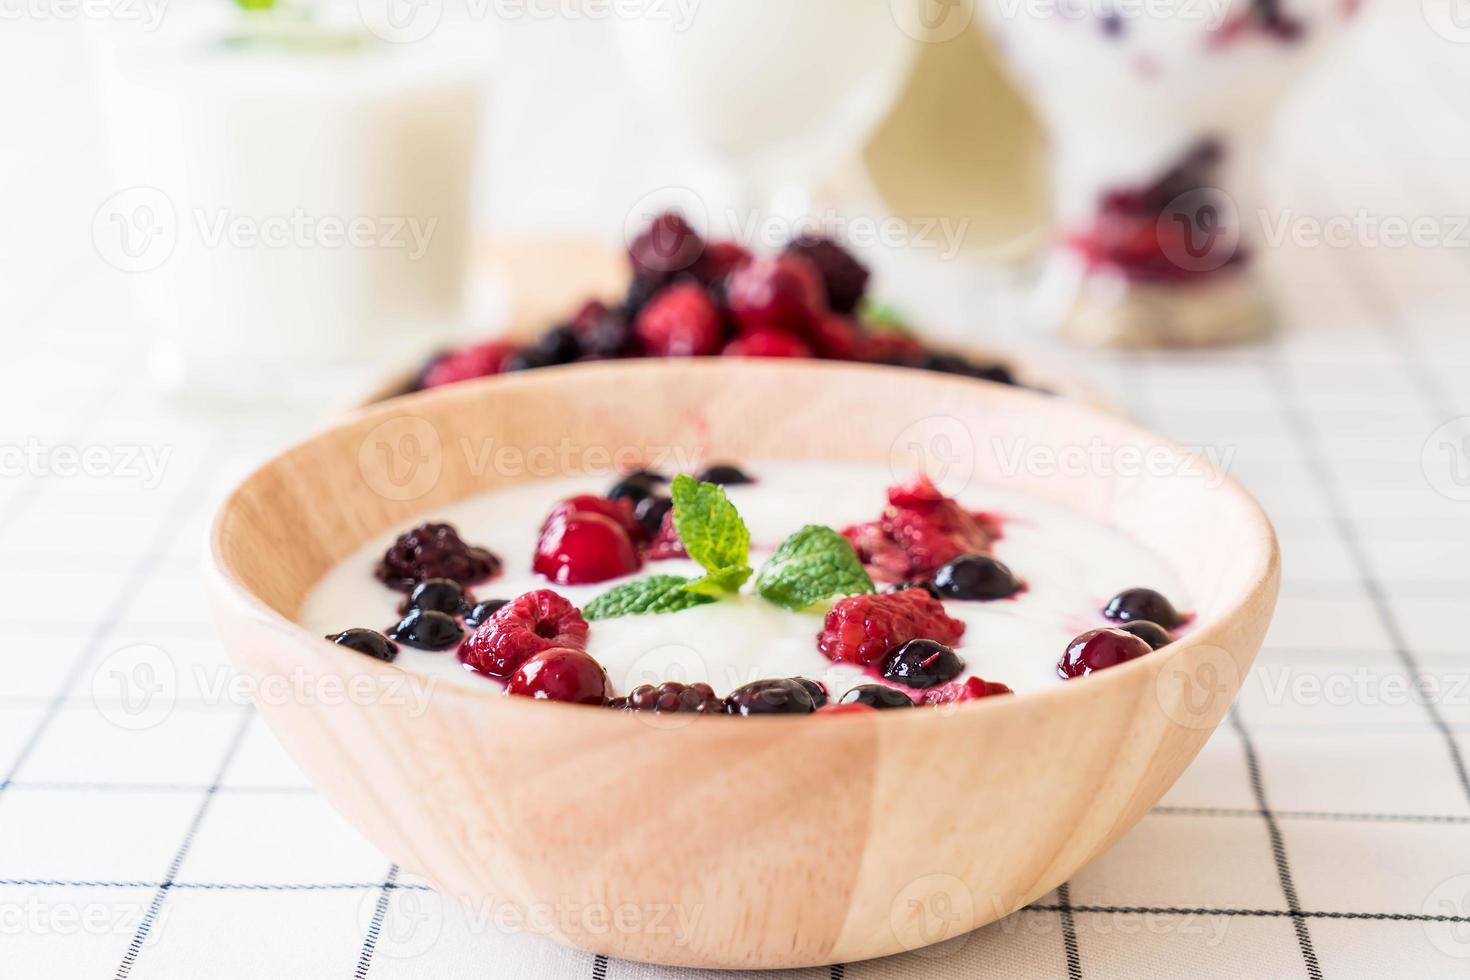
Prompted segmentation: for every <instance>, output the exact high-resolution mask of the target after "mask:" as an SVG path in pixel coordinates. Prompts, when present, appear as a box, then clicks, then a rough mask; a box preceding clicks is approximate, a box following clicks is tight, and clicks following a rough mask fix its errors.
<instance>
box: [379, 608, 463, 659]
mask: <svg viewBox="0 0 1470 980" xmlns="http://www.w3.org/2000/svg"><path fill="white" fill-rule="evenodd" d="M388 635H389V636H391V637H392V638H393V639H395V640H397V641H398V642H399V643H402V644H403V645H404V646H410V647H416V648H418V649H420V650H447V649H448V648H450V647H452V646H454V645H455V644H456V643H458V642H459V641H460V640H461V639H463V638H464V630H462V629H460V627H459V624H458V623H456V622H455V621H454V617H453V616H451V615H449V614H448V613H442V612H435V611H434V610H424V609H414V610H412V611H410V612H409V614H408V615H407V616H404V617H403V619H401V620H399V622H398V625H397V626H394V627H393V629H391V630H389V631H388Z"/></svg>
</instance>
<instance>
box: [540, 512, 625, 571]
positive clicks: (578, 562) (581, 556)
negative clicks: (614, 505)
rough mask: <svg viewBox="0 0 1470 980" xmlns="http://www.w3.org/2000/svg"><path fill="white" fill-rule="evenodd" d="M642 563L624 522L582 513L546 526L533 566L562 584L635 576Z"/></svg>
mask: <svg viewBox="0 0 1470 980" xmlns="http://www.w3.org/2000/svg"><path fill="white" fill-rule="evenodd" d="M641 564H642V561H641V560H640V559H639V557H638V551H637V550H636V549H635V548H634V547H633V539H632V538H630V537H629V536H628V532H627V531H624V530H623V528H622V525H620V524H619V523H618V522H617V521H615V520H612V519H611V518H608V517H604V516H603V515H601V514H594V513H590V512H580V513H575V514H571V515H569V516H566V517H558V518H557V519H556V520H553V521H550V522H549V523H548V524H547V525H546V527H545V528H544V529H542V531H541V539H540V541H538V542H537V543H536V559H535V561H534V562H533V563H532V568H533V569H534V570H535V571H536V572H537V573H538V574H540V575H544V576H546V577H547V578H548V579H550V580H551V581H553V582H555V583H557V584H558V585H579V584H583V583H587V582H605V581H607V580H608V579H610V578H618V577H620V576H623V575H631V574H633V573H634V572H636V571H638V568H639V566H640V565H641Z"/></svg>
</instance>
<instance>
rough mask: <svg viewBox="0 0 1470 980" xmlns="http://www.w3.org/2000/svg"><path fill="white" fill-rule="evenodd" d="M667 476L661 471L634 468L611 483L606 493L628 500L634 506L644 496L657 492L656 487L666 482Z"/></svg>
mask: <svg viewBox="0 0 1470 980" xmlns="http://www.w3.org/2000/svg"><path fill="white" fill-rule="evenodd" d="M668 482H669V481H668V478H667V477H665V476H664V475H663V474H662V473H655V472H653V471H652V470H634V471H633V472H631V473H624V474H623V476H622V478H621V479H620V480H618V482H617V483H614V484H613V485H612V488H611V489H609V490H608V492H607V495H608V497H610V498H611V499H613V500H628V501H631V502H632V503H633V504H634V505H635V506H636V505H637V503H638V501H640V500H642V499H643V498H644V497H651V496H653V495H654V494H655V493H657V492H658V488H659V487H660V486H662V485H663V484H665V483H668Z"/></svg>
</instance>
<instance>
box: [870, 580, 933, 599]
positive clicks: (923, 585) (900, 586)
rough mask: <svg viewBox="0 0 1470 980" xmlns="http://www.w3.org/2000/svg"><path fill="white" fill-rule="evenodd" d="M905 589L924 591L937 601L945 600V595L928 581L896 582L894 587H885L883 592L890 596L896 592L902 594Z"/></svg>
mask: <svg viewBox="0 0 1470 980" xmlns="http://www.w3.org/2000/svg"><path fill="white" fill-rule="evenodd" d="M905 589H923V590H924V591H925V592H927V593H929V594H930V595H932V596H933V597H934V598H936V599H943V598H944V594H943V593H942V592H940V591H939V589H937V588H936V587H935V585H934V583H933V582H931V581H930V580H928V579H913V580H912V581H908V582H894V583H893V584H892V585H889V586H886V587H884V589H883V592H884V594H885V595H889V594H892V593H894V592H902V591H904V590H905Z"/></svg>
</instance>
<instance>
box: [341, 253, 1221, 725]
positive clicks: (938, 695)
mask: <svg viewBox="0 0 1470 980" xmlns="http://www.w3.org/2000/svg"><path fill="white" fill-rule="evenodd" d="M672 240H673V239H671V241H672ZM671 247H673V246H671ZM648 248H650V249H652V248H654V245H653V244H649V245H648ZM651 254H652V253H650V255H651ZM793 254H795V253H793ZM649 261H652V258H649ZM825 261H826V262H827V263H828V264H829V266H830V268H828V269H827V273H826V274H827V275H829V276H836V275H850V273H851V269H847V270H845V271H844V269H843V267H841V265H840V263H837V262H836V261H835V260H834V259H832V258H831V257H830V256H828V257H827V259H826V260H825ZM793 288H795V287H794V286H793ZM803 288H807V287H803ZM761 309H762V310H763V311H764V313H763V315H764V316H768V317H774V316H777V315H784V314H783V313H781V312H780V311H781V310H782V309H783V307H782V306H781V305H780V303H779V302H776V301H775V300H770V301H768V302H765V303H764V305H763V306H761ZM755 482H756V477H754V476H752V475H751V474H750V473H748V472H747V471H746V470H744V469H742V468H741V467H739V466H737V465H735V464H733V463H729V462H717V463H713V464H710V465H708V466H706V467H705V468H704V469H703V470H702V471H700V473H699V477H698V479H697V480H696V479H693V478H691V477H687V476H679V477H676V478H674V479H673V480H672V481H670V479H669V478H668V477H666V476H665V475H663V474H660V473H657V472H654V471H651V470H635V471H632V472H628V473H625V474H623V475H622V476H621V477H619V478H618V479H617V480H615V481H614V482H613V483H612V484H611V485H610V486H609V487H608V488H607V490H606V492H605V493H604V494H601V495H599V494H578V495H575V496H571V497H567V498H566V499H563V500H560V501H558V502H556V503H555V504H554V505H553V506H552V508H551V510H550V512H549V513H548V514H547V516H546V518H545V519H544V521H543V522H542V525H541V529H540V533H539V534H538V536H537V540H536V545H535V548H534V553H533V554H532V555H531V556H530V564H531V567H532V569H533V570H534V571H535V572H536V573H537V574H539V575H540V576H541V577H543V578H544V579H546V580H547V581H548V582H549V583H552V584H554V585H572V584H580V583H598V582H604V581H608V580H611V579H625V578H628V577H631V576H633V575H634V574H635V573H637V572H638V571H639V570H640V569H641V568H642V567H643V566H644V565H645V564H646V563H649V562H655V561H660V560H663V559H666V558H671V557H687V555H686V549H685V548H684V545H683V542H682V541H681V540H680V536H679V530H678V528H679V527H683V528H684V529H685V531H686V532H687V533H688V534H689V541H690V545H691V549H692V550H693V551H694V556H693V557H694V559H695V560H696V561H697V562H698V563H699V564H701V565H703V566H704V567H705V569H706V572H707V574H706V576H705V578H704V579H699V580H695V579H686V578H682V577H680V576H672V575H655V576H652V577H648V578H643V579H635V580H634V581H631V582H624V583H623V584H621V585H615V586H613V587H612V588H611V589H610V590H608V591H607V592H605V593H604V594H603V595H601V596H598V597H597V598H596V599H594V600H593V601H591V602H589V603H585V604H584V606H583V608H579V607H578V606H577V605H575V604H573V603H572V602H571V601H570V600H568V599H567V598H566V597H565V596H563V595H561V594H560V593H558V592H556V591H554V590H553V589H551V588H537V589H533V590H532V591H530V592H526V593H524V594H522V595H519V596H515V597H514V598H509V599H507V598H477V597H476V596H475V595H473V594H472V593H471V591H470V588H469V587H470V586H472V585H476V584H478V583H481V582H484V581H486V580H487V579H490V578H491V577H493V576H494V575H495V574H496V573H498V572H499V571H500V567H501V564H500V560H499V558H498V557H496V556H495V555H493V554H492V553H491V552H490V551H488V550H487V549H485V548H481V547H477V546H474V545H471V544H467V543H466V542H465V541H464V540H463V539H462V538H461V537H460V535H459V533H458V531H457V530H456V529H455V528H454V527H453V526H452V525H449V524H443V523H427V524H422V525H419V526H417V527H415V528H412V529H411V530H409V531H407V532H406V533H404V534H403V535H401V536H400V537H399V538H398V539H397V540H395V541H394V542H393V544H392V546H391V547H389V549H388V550H387V552H386V553H385V554H384V555H383V557H382V559H381V560H380V561H379V562H378V564H377V567H376V569H375V574H376V576H377V577H378V578H379V579H380V580H381V581H382V582H383V583H384V584H385V585H387V586H388V587H389V588H391V589H394V590H396V591H399V592H401V593H403V596H404V597H403V598H402V600H401V601H400V602H399V604H398V612H399V614H400V616H401V619H400V620H399V622H398V623H396V624H395V625H394V626H392V627H391V628H389V629H387V630H386V631H384V632H383V633H379V632H377V631H374V630H371V629H362V628H357V629H349V630H346V631H344V632H341V633H338V634H334V635H331V636H328V637H327V639H328V640H330V641H332V642H333V643H335V644H337V645H339V646H344V647H347V648H349V649H352V650H355V651H357V652H360V653H363V654H365V655H367V656H370V657H373V658H375V659H378V660H382V661H386V662H392V661H393V660H394V659H395V658H396V657H397V656H398V655H399V652H400V646H405V647H410V648H413V649H416V650H421V651H429V652H438V651H447V650H450V649H454V650H456V655H457V657H458V660H459V661H460V662H461V663H462V664H463V666H464V667H465V668H466V669H467V670H468V671H470V672H473V673H474V674H477V675H481V676H483V677H487V678H491V679H494V680H496V681H498V682H500V683H502V684H503V685H504V688H505V691H506V692H507V693H508V694H513V695H519V696H524V697H530V698H534V699H542V700H551V701H565V702H569V703H577V704H593V705H606V706H609V707H612V708H615V709H620V710H625V711H631V712H653V713H684V714H724V715H737V716H750V715H779V714H813V713H816V712H819V711H820V712H823V713H827V714H852V713H864V712H868V711H874V710H888V709H890V708H909V707H914V706H940V705H950V704H956V703H961V702H965V701H972V700H977V699H980V698H986V697H994V696H997V695H1005V694H1010V693H1013V692H1012V691H1011V689H1010V688H1009V687H1008V686H1006V685H1005V684H1002V683H998V682H995V681H990V680H985V679H983V678H981V677H975V676H970V677H966V676H964V675H965V674H966V672H967V669H968V666H967V662H966V660H967V657H968V656H983V649H980V647H983V643H984V640H985V638H983V637H982V638H980V641H979V643H978V644H977V645H976V648H975V649H973V650H970V651H969V652H968V653H967V654H966V656H962V655H961V653H960V651H959V649H958V648H959V647H960V644H961V641H962V640H963V639H964V638H965V632H966V624H965V622H964V621H963V620H961V619H958V618H955V617H954V616H953V615H951V614H950V613H951V612H952V611H958V610H959V609H960V608H962V606H957V605H950V606H948V607H947V604H949V603H957V604H965V603H977V602H996V601H1002V600H1006V599H1010V598H1013V597H1015V596H1017V595H1018V594H1020V593H1022V592H1024V591H1025V590H1026V586H1025V583H1024V582H1023V581H1022V579H1021V578H1020V577H1019V576H1018V575H1017V574H1016V573H1015V572H1013V571H1012V570H1011V569H1010V568H1009V567H1008V566H1007V565H1006V564H1005V563H1004V562H1002V561H1000V560H999V559H998V558H996V557H995V556H994V555H993V554H991V552H990V549H991V547H992V545H993V544H994V543H995V542H996V541H997V540H998V539H999V538H1000V537H1001V533H1002V528H1001V522H1000V520H999V519H998V518H996V517H994V516H992V515H989V514H985V513H977V512H973V511H970V510H967V509H965V508H964V507H962V506H961V505H960V504H959V502H958V501H956V500H954V499H952V498H950V497H947V496H946V495H945V494H944V493H942V492H941V491H940V490H939V489H938V488H937V487H935V485H934V484H933V483H932V482H930V481H929V480H927V479H925V478H923V477H919V478H917V479H915V480H913V481H911V482H909V483H907V484H903V485H900V486H894V487H891V488H890V489H889V491H888V503H887V506H886V507H885V508H884V510H883V512H882V513H881V514H880V515H879V517H878V518H877V519H876V520H874V521H871V522H867V523H862V524H857V525H853V526H851V527H848V528H846V529H844V530H842V531H841V532H840V533H839V532H838V531H836V530H833V529H832V528H827V527H822V526H819V525H809V526H807V527H805V528H803V529H802V530H801V531H800V532H798V533H796V534H794V535H792V536H791V538H790V539H788V541H787V542H784V543H783V544H782V545H781V547H779V548H777V549H776V550H775V551H774V552H773V553H772V555H771V558H770V560H769V561H768V562H767V565H766V566H764V567H762V568H761V570H760V573H759V574H755V575H754V577H753V579H752V574H753V573H754V571H755V570H754V569H753V568H751V567H749V565H748V564H745V563H748V562H749V561H750V559H749V555H748V536H749V532H748V530H747V529H746V528H745V527H744V525H743V522H741V520H740V518H739V515H738V512H737V511H736V510H735V509H734V506H733V504H731V503H730V501H729V498H728V497H727V496H726V492H725V488H726V487H734V486H741V485H746V484H751V483H755ZM689 508H692V509H689ZM679 515H683V516H679ZM676 516H679V522H678V523H677V526H676V520H675V518H676ZM709 522H713V523H709ZM721 522H723V523H721ZM716 532H718V533H716ZM732 541H739V542H743V543H740V544H739V545H738V548H737V549H736V550H734V551H726V552H722V553H720V554H714V553H713V552H712V551H711V549H717V550H718V549H720V548H728V547H730V545H731V542H732ZM844 556H845V557H844ZM803 562H806V563H807V564H805V565H803V564H802V563H803ZM813 575H818V576H820V575H827V576H835V578H833V579H831V583H832V584H828V585H826V586H823V587H821V590H819V591H815V592H810V591H808V590H810V589H811V588H812V586H813V579H812V576H813ZM747 580H751V582H752V586H753V589H754V592H755V593H757V594H758V595H759V596H760V597H762V598H765V599H767V600H769V601H771V602H774V603H777V604H778V605H782V606H784V607H785V608H787V609H789V610H791V611H792V612H795V613H801V614H809V615H814V616H815V615H820V616H821V626H820V629H819V630H814V646H815V648H816V650H817V651H819V652H820V653H821V654H822V655H823V656H824V657H826V658H827V659H828V660H830V661H832V662H833V663H840V664H846V665H850V666H853V667H857V668H859V669H860V670H861V672H862V673H863V674H866V675H867V677H868V680H865V681H864V682H862V683H859V684H857V685H855V686H852V687H850V688H849V689H848V690H846V691H845V692H842V693H841V695H840V697H839V696H837V692H835V691H833V692H829V690H828V688H827V687H826V686H825V685H824V684H823V683H821V682H819V681H816V680H813V679H811V678H807V677H767V678H763V679H760V680H755V681H751V682H749V683H746V684H743V685H741V686H738V687H736V688H735V689H734V690H732V691H731V692H730V693H729V694H728V695H726V696H724V697H721V696H719V695H718V694H717V693H716V692H715V690H714V688H713V687H712V686H711V685H710V684H708V683H705V682H702V681H699V682H693V683H681V682H676V681H664V682H661V683H647V684H640V685H638V686H636V687H633V688H632V689H631V690H629V691H627V692H626V693H625V694H620V693H619V692H618V691H616V690H615V689H614V686H613V684H612V682H611V681H610V680H609V678H608V675H607V671H606V670H605V669H604V667H603V665H602V664H600V663H599V662H598V660H597V659H596V658H595V657H594V656H593V655H592V654H591V653H589V651H588V641H589V637H590V636H591V633H592V631H593V630H594V629H595V628H596V626H595V625H594V624H595V621H597V620H600V619H603V618H607V617H609V616H619V615H652V614H657V613H670V612H677V611H679V610H681V609H686V608H691V607H693V606H697V605H700V604H703V603H708V602H714V601H718V600H719V598H720V597H721V596H726V595H729V594H733V593H734V592H735V591H737V590H738V589H739V588H740V586H741V585H742V584H743V583H744V582H746V581H747ZM879 584H882V588H881V591H880V590H879V588H878V585H879ZM686 586H687V589H686ZM824 597H825V598H824ZM584 609H585V611H586V615H585V616H584V614H583V613H584ZM1095 615H1097V616H1098V618H1099V620H1100V621H1101V623H1102V624H1103V625H1100V626H1099V627H1098V628H1095V629H1089V630H1087V631H1086V632H1084V633H1082V634H1081V635H1079V636H1077V637H1076V638H1074V639H1073V640H1072V641H1071V642H1070V643H1069V644H1068V645H1067V647H1066V649H1065V651H1063V653H1062V655H1061V658H1060V660H1059V661H1058V663H1057V668H1056V669H1057V674H1058V675H1059V676H1060V677H1062V678H1064V679H1070V678H1074V677H1080V676H1084V675H1086V674H1090V673H1093V672H1095V671H1098V670H1104V669H1107V668H1109V667H1113V666H1117V665H1118V664H1122V663H1126V662H1128V661H1130V660H1134V659H1137V658H1139V657H1142V656H1145V655H1147V654H1149V653H1151V652H1153V651H1155V650H1158V649H1161V648H1162V647H1164V646H1166V645H1168V644H1169V643H1171V642H1172V641H1173V639H1174V638H1175V633H1176V631H1178V630H1179V629H1180V628H1182V627H1183V626H1185V625H1186V624H1187V623H1188V622H1189V621H1190V619H1191V618H1192V617H1191V616H1190V615H1189V614H1185V613H1181V612H1180V611H1179V610H1178V609H1177V608H1176V607H1175V606H1174V604H1173V603H1172V602H1170V601H1169V599H1168V598H1167V597H1165V596H1164V595H1163V594H1161V593H1160V592H1158V591H1156V590H1153V589H1149V588H1143V587H1136V588H1129V589H1125V590H1123V591H1122V592H1119V593H1118V594H1116V595H1114V596H1112V597H1111V598H1110V599H1108V600H1107V601H1106V602H1104V603H1102V604H1101V605H1100V607H1098V608H1097V612H1096V613H1095ZM589 620H592V621H594V623H589ZM814 622H815V621H814Z"/></svg>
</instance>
